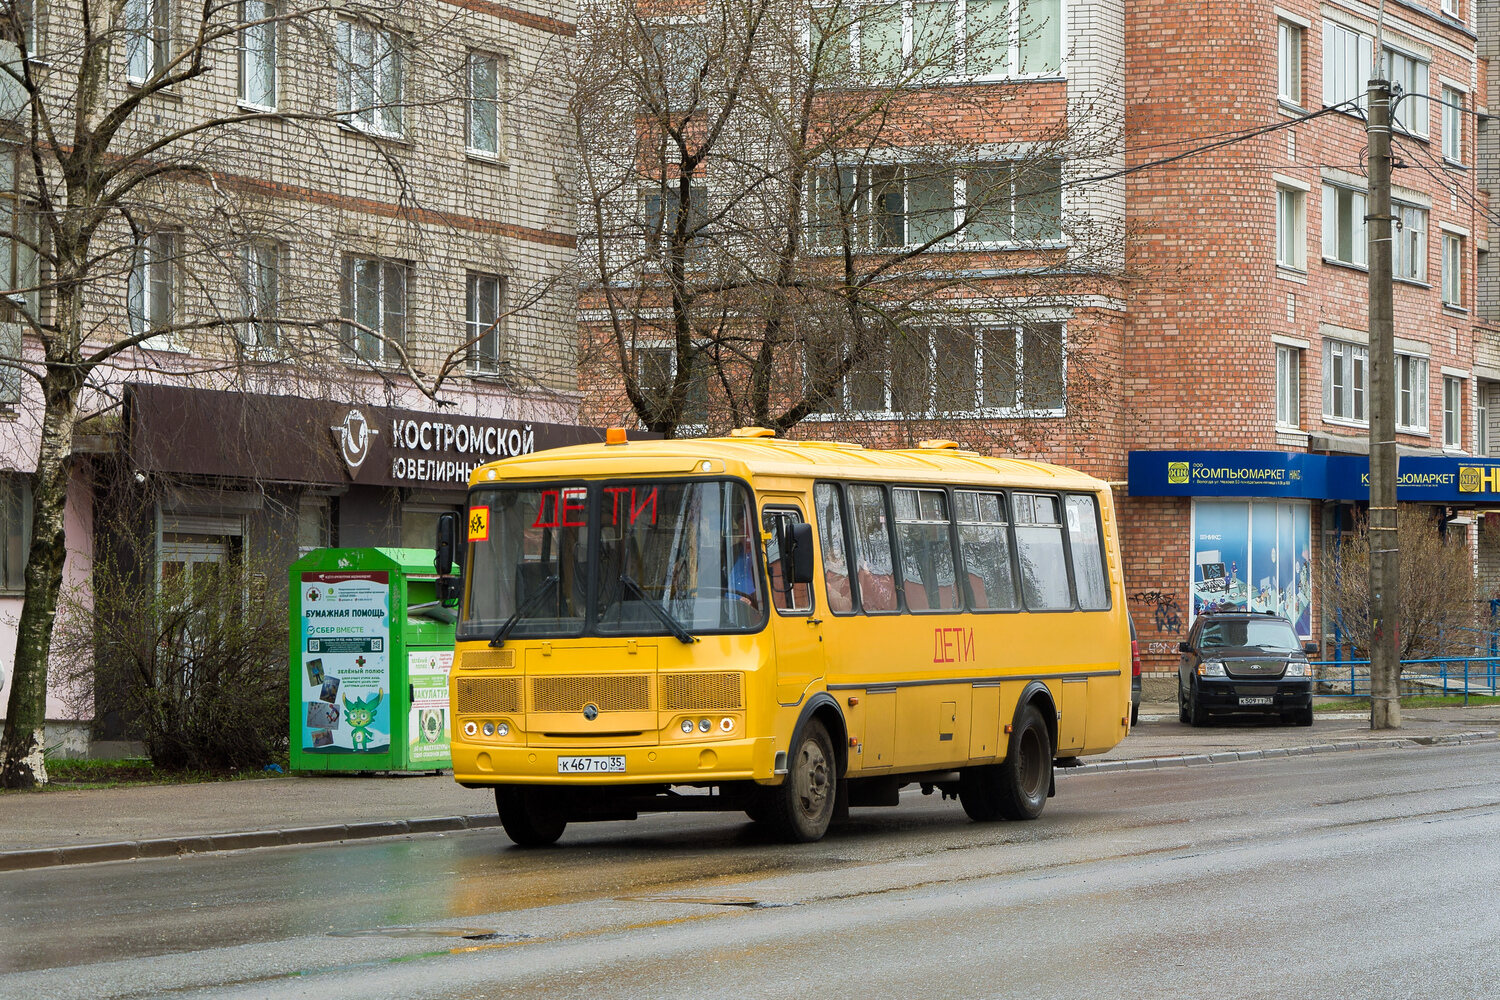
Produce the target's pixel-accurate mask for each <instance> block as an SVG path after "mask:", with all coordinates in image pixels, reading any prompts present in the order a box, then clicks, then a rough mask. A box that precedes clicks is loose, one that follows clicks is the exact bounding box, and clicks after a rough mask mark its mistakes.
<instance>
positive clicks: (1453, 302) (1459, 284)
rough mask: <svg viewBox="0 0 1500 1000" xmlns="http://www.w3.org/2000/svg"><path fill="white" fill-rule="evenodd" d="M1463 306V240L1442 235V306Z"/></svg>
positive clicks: (1448, 234) (1447, 234)
mask: <svg viewBox="0 0 1500 1000" xmlns="http://www.w3.org/2000/svg"><path fill="white" fill-rule="evenodd" d="M1463 304H1464V238H1463V237H1462V236H1455V235H1454V234H1453V233H1444V234H1443V305H1445V306H1452V307H1453V308H1454V309H1462V308H1463Z"/></svg>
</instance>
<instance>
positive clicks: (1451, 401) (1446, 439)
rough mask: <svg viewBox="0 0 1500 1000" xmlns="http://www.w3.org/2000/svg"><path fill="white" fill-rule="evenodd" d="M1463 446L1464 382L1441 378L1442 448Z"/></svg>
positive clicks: (1445, 376)
mask: <svg viewBox="0 0 1500 1000" xmlns="http://www.w3.org/2000/svg"><path fill="white" fill-rule="evenodd" d="M1463 446H1464V380H1463V379H1461V378H1458V377H1456V376H1454V375H1444V376H1443V447H1444V448H1462V447H1463Z"/></svg>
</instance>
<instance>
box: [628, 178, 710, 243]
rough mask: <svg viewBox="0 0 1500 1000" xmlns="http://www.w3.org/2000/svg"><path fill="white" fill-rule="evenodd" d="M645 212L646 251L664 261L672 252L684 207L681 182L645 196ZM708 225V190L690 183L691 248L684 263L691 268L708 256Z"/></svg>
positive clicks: (688, 232) (647, 193) (674, 181)
mask: <svg viewBox="0 0 1500 1000" xmlns="http://www.w3.org/2000/svg"><path fill="white" fill-rule="evenodd" d="M641 202H642V206H641V207H642V212H643V214H644V216H645V232H646V250H647V253H648V254H649V255H650V256H652V257H657V258H659V257H662V256H664V255H666V254H667V252H668V251H669V250H670V248H671V240H672V237H673V234H674V233H676V231H677V220H678V218H679V217H680V208H681V205H682V188H681V182H680V181H677V180H669V181H668V182H667V185H666V189H665V190H663V189H662V188H661V187H659V186H658V187H653V188H651V189H650V190H649V191H646V192H645V193H644V194H643V195H642V196H641ZM707 223H708V190H707V189H706V188H705V187H704V186H703V185H702V184H697V183H692V182H689V184H688V192H687V227H686V236H687V246H686V247H685V248H684V260H685V261H686V262H687V263H689V264H694V263H699V262H701V261H702V260H703V257H704V255H705V254H706V253H707V252H708V248H709V240H708V238H707V237H706V236H705V235H704V234H703V229H704V228H705V226H706V225H707Z"/></svg>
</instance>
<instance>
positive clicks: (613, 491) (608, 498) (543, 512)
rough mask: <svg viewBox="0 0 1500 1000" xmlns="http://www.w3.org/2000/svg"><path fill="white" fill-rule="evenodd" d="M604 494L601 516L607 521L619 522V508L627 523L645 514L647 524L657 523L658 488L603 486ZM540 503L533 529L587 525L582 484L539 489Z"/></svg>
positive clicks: (584, 491) (586, 498)
mask: <svg viewBox="0 0 1500 1000" xmlns="http://www.w3.org/2000/svg"><path fill="white" fill-rule="evenodd" d="M603 493H604V497H605V499H604V516H605V517H606V518H608V519H609V523H610V524H619V523H621V508H623V509H624V516H625V517H626V518H628V523H629V524H635V522H636V521H639V520H640V519H641V516H642V515H648V517H647V523H648V524H655V523H656V498H657V494H658V488H657V487H655V486H653V487H651V488H650V489H647V490H638V489H636V488H635V487H634V486H606V487H605V488H604V490H603ZM541 501H542V502H541V505H540V506H539V507H538V508H537V512H536V520H535V521H533V522H532V523H531V526H532V527H533V528H583V527H587V525H588V491H587V490H585V489H584V488H583V487H581V486H571V487H568V488H566V489H560V490H542V492H541Z"/></svg>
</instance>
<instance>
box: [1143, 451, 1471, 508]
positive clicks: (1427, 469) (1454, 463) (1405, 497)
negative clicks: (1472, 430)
mask: <svg viewBox="0 0 1500 1000" xmlns="http://www.w3.org/2000/svg"><path fill="white" fill-rule="evenodd" d="M1398 476H1399V481H1398V483H1397V488H1396V499H1398V500H1400V501H1402V502H1404V503H1432V504H1464V505H1481V504H1492V503H1500V460H1495V459H1487V458H1467V457H1462V456H1449V455H1405V456H1402V457H1401V458H1400V459H1399V471H1398ZM1129 489H1130V495H1131V496H1147V497H1149V496H1155V497H1265V498H1268V499H1270V498H1283V499H1306V500H1359V501H1367V500H1369V498H1370V460H1369V458H1368V457H1366V456H1364V455H1313V454H1308V453H1306V452H1286V451H1133V452H1131V453H1130V479H1129Z"/></svg>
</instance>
